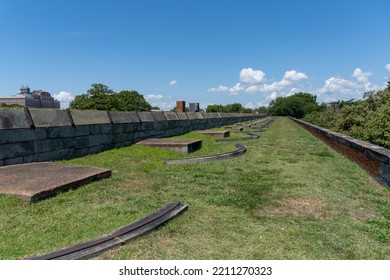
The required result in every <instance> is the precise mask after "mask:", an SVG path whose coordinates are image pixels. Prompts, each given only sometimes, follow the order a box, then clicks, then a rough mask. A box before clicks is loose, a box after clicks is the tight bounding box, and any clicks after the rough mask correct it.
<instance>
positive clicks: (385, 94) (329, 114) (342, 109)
mask: <svg viewBox="0 0 390 280" xmlns="http://www.w3.org/2000/svg"><path fill="white" fill-rule="evenodd" d="M363 98H364V100H360V101H354V102H353V101H352V100H350V101H337V102H333V103H331V104H329V105H328V106H327V107H326V108H324V109H322V111H318V112H312V113H310V114H308V115H306V116H305V117H304V120H305V121H308V122H310V123H314V124H317V125H319V126H322V127H325V128H329V129H332V130H335V131H339V132H341V133H344V134H348V135H351V136H352V137H356V138H359V139H362V140H364V141H368V142H370V143H374V144H377V145H381V146H383V147H386V148H390V88H389V87H388V88H386V89H385V90H380V91H378V92H375V91H369V92H366V93H364V95H363Z"/></svg>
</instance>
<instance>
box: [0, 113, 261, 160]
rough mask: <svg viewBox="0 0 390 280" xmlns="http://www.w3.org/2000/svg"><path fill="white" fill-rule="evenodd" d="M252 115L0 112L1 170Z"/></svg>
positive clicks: (130, 143)
mask: <svg viewBox="0 0 390 280" xmlns="http://www.w3.org/2000/svg"><path fill="white" fill-rule="evenodd" d="M260 117H261V116H260V115H252V114H238V113H236V114H234V113H232V114H228V113H199V112H197V113H173V112H106V111H80V110H54V109H50V110H45V109H25V110H0V166H4V165H11V164H19V163H28V162H42V161H51V160H58V159H71V158H75V157H81V156H85V155H88V154H95V153H99V152H102V151H105V150H109V149H113V148H119V147H124V146H129V145H132V144H134V143H136V142H138V141H141V140H143V139H146V138H150V137H160V138H161V137H170V136H175V135H180V134H184V133H187V132H190V131H192V130H200V129H209V128H213V127H221V126H224V125H229V124H233V123H238V122H244V121H249V120H253V119H258V118H260Z"/></svg>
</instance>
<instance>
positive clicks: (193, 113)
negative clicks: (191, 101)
mask: <svg viewBox="0 0 390 280" xmlns="http://www.w3.org/2000/svg"><path fill="white" fill-rule="evenodd" d="M186 114H187V118H188V119H189V120H197V119H198V117H197V116H196V114H195V112H187V113H186Z"/></svg>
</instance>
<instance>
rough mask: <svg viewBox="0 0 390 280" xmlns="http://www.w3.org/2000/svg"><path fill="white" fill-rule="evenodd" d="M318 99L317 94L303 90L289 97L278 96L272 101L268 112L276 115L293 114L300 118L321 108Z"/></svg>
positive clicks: (292, 115)
mask: <svg viewBox="0 0 390 280" xmlns="http://www.w3.org/2000/svg"><path fill="white" fill-rule="evenodd" d="M316 100H317V97H316V96H315V95H311V94H310V93H303V92H300V93H296V94H294V95H291V96H288V97H278V98H276V99H275V100H272V101H271V103H270V105H269V108H268V113H269V114H271V115H274V116H291V117H294V118H298V119H300V118H303V116H305V115H306V114H309V113H311V112H314V111H318V110H319V109H320V106H319V105H318V104H317V102H316Z"/></svg>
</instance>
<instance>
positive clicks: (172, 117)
mask: <svg viewBox="0 0 390 280" xmlns="http://www.w3.org/2000/svg"><path fill="white" fill-rule="evenodd" d="M164 116H165V118H166V119H167V120H173V121H175V120H178V119H179V117H178V116H177V115H176V113H175V112H164Z"/></svg>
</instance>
